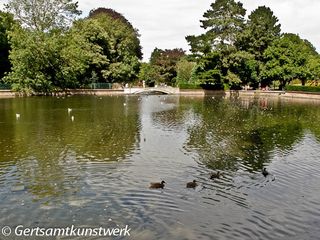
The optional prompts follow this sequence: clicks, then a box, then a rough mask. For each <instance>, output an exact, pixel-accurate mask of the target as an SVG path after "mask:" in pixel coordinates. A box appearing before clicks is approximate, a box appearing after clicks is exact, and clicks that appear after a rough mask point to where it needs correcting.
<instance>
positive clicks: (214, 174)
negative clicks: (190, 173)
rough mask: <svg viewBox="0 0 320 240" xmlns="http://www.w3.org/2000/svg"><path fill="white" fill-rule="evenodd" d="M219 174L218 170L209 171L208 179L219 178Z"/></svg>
mask: <svg viewBox="0 0 320 240" xmlns="http://www.w3.org/2000/svg"><path fill="white" fill-rule="evenodd" d="M220 176H221V173H220V171H217V172H215V173H211V175H210V179H215V178H220Z"/></svg>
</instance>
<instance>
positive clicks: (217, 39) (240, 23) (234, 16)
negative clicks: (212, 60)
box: [186, 0, 246, 54]
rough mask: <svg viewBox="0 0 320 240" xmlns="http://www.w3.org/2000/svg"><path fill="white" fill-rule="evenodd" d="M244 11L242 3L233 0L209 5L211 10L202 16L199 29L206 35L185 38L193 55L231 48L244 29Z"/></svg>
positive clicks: (222, 0) (217, 1) (220, 0)
mask: <svg viewBox="0 0 320 240" xmlns="http://www.w3.org/2000/svg"><path fill="white" fill-rule="evenodd" d="M245 13H246V10H245V9H244V8H243V5H242V3H240V2H235V1H234V0H216V1H215V2H214V3H212V4H211V9H209V10H208V11H206V12H205V13H204V15H203V17H204V20H201V21H200V22H201V23H202V25H201V27H202V28H204V29H205V30H206V33H205V34H203V35H200V36H187V37H186V40H187V41H188V43H189V44H190V46H191V52H192V53H194V54H206V53H208V52H209V51H208V47H210V49H211V50H219V49H224V48H228V47H229V46H233V45H234V42H235V40H236V36H237V34H238V33H239V32H240V31H241V30H242V29H243V27H244V16H245Z"/></svg>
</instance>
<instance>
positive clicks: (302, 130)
mask: <svg viewBox="0 0 320 240" xmlns="http://www.w3.org/2000/svg"><path fill="white" fill-rule="evenodd" d="M68 108H72V111H69V113H68ZM16 113H20V118H19V119H16V115H15V114H16ZM71 116H74V121H72V120H71ZM319 120H320V108H319V104H318V103H316V102H307V103H306V102H292V101H283V100H281V101H280V100H279V99H270V98H256V99H255V98H239V99H237V98H230V99H228V98H225V97H224V96H207V97H179V96H165V95H162V96H119V97H102V98H100V97H88V96H86V97H71V98H65V99H61V98H16V99H1V101H0V152H1V154H0V201H1V208H0V225H9V226H15V225H18V224H24V225H29V226H33V225H37V224H39V223H41V225H42V226H48V227H52V225H54V226H69V225H70V224H71V223H72V224H75V225H76V226H91V227H96V226H106V227H108V226H110V227H112V226H117V225H119V226H125V225H127V224H129V225H130V227H131V228H132V229H133V232H132V239H244V238H245V239H264V238H265V236H269V238H270V239H281V238H282V239H288V238H301V239H309V238H312V237H313V236H318V235H319V233H320V232H319V230H318V228H317V227H316V226H318V224H320V222H319V219H318V216H319V213H320V208H319V206H318V202H319V200H320V195H319V192H320V187H319V184H318V182H319V181H320V172H319V170H318V169H320V162H319V160H318V159H319V157H320V154H319V151H318V149H319V147H320V126H319ZM263 166H266V167H267V168H268V171H269V172H270V176H267V177H264V176H263V175H262V174H261V169H262V167H263ZM216 170H220V171H221V172H222V173H223V176H222V177H220V178H215V179H210V174H211V173H212V172H213V171H216ZM193 179H195V180H197V182H198V183H199V186H198V187H196V188H195V189H187V188H186V187H185V186H186V182H189V181H192V180H193ZM160 180H165V181H166V182H167V184H166V187H165V188H164V189H161V190H152V189H149V183H150V182H153V181H160ZM78 239H86V238H78ZM93 239H95V238H93ZM96 239H99V238H96Z"/></svg>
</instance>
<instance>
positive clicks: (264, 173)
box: [262, 168, 269, 177]
mask: <svg viewBox="0 0 320 240" xmlns="http://www.w3.org/2000/svg"><path fill="white" fill-rule="evenodd" d="M262 174H263V176H264V177H266V176H268V175H269V172H268V171H267V169H266V168H263V170H262Z"/></svg>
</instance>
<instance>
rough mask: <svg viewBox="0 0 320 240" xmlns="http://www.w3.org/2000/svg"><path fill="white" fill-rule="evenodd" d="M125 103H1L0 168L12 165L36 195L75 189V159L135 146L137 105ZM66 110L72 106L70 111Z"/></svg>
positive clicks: (104, 156) (107, 156)
mask: <svg viewBox="0 0 320 240" xmlns="http://www.w3.org/2000/svg"><path fill="white" fill-rule="evenodd" d="M129 101H130V103H129V104H128V105H129V106H126V107H125V106H124V104H123V103H124V98H122V97H119V98H117V97H108V98H102V99H99V98H97V97H72V98H67V99H57V98H28V99H24V98H20V99H18V98H17V99H6V100H3V101H1V104H2V105H5V107H4V108H0V109H1V110H0V114H1V115H0V122H1V124H3V125H4V127H3V129H2V130H1V132H0V137H1V142H3V143H6V144H1V145H0V150H1V152H6V154H0V168H1V166H6V165H15V166H17V170H16V171H17V172H18V174H17V176H19V177H20V179H19V180H18V181H22V182H23V181H26V182H28V183H30V185H31V186H27V187H28V189H29V191H30V192H32V193H33V194H35V195H37V197H39V198H43V197H48V196H56V195H61V194H63V193H64V192H65V191H77V189H75V188H74V186H73V185H74V184H73V182H74V181H77V178H78V177H79V176H80V175H81V172H83V169H81V166H80V165H79V161H80V160H81V161H108V160H111V161H113V160H118V159H121V158H124V157H125V156H126V155H127V154H129V153H130V151H131V150H133V148H134V147H135V144H136V142H137V136H138V134H137V133H138V131H139V124H138V120H139V116H138V111H137V108H138V104H137V103H136V102H134V101H136V99H134V98H132V99H129ZM131 102H132V103H131ZM67 108H72V109H73V110H72V112H71V113H70V114H68V112H67ZM3 109H4V110H3ZM16 112H19V113H20V114H21V118H20V119H19V120H16V119H15V113H16ZM2 113H3V114H2ZM71 115H73V116H74V117H75V120H74V122H72V121H71ZM6 162H7V164H6ZM70 172H71V173H70ZM75 186H76V184H75Z"/></svg>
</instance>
